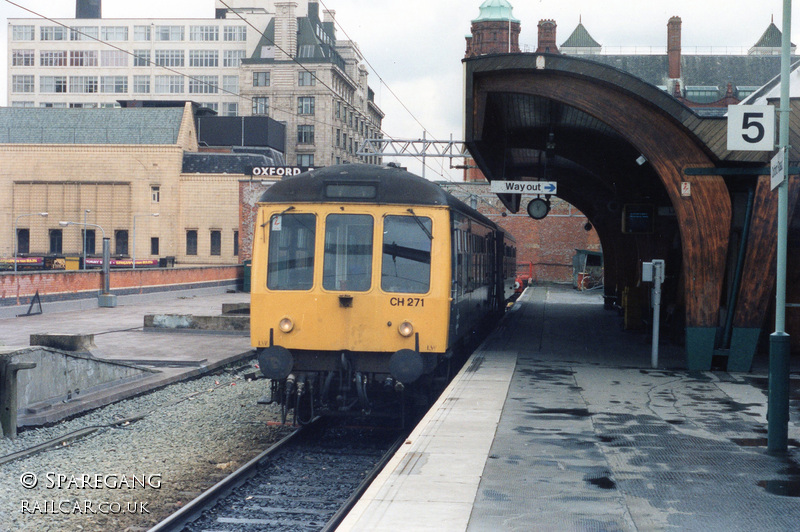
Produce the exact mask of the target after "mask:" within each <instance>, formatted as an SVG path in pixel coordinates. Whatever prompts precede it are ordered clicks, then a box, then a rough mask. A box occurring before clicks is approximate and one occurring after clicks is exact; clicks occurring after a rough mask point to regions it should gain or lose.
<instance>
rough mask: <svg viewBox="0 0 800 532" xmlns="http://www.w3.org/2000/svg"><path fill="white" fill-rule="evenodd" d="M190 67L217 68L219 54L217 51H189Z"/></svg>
mask: <svg viewBox="0 0 800 532" xmlns="http://www.w3.org/2000/svg"><path fill="white" fill-rule="evenodd" d="M189 66H190V67H217V66H219V52H217V50H189Z"/></svg>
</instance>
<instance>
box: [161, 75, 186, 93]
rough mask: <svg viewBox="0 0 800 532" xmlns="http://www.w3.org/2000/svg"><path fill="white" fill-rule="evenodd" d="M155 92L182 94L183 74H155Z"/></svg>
mask: <svg viewBox="0 0 800 532" xmlns="http://www.w3.org/2000/svg"><path fill="white" fill-rule="evenodd" d="M155 93H156V94H182V93H183V76H156V90H155Z"/></svg>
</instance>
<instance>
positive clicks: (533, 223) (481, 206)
mask: <svg viewBox="0 0 800 532" xmlns="http://www.w3.org/2000/svg"><path fill="white" fill-rule="evenodd" d="M440 184H441V185H442V187H443V188H444V189H445V190H447V191H448V192H450V193H451V194H453V195H454V196H456V197H457V198H459V199H460V200H462V201H463V202H464V203H466V204H468V205H470V204H471V203H473V202H474V203H475V205H476V208H477V209H478V211H480V212H481V213H482V214H483V215H485V216H487V217H488V218H489V219H490V220H492V221H493V222H495V223H496V224H497V225H499V226H501V227H503V228H504V229H506V230H507V231H508V232H510V233H511V234H512V235H513V236H514V238H515V239H516V241H517V270H518V271H519V272H527V271H528V264H529V263H531V262H532V263H533V279H534V280H535V281H546V282H564V283H565V282H572V258H573V256H574V255H575V250H576V249H588V250H591V251H602V247H601V246H600V239H599V237H598V236H597V232H596V231H595V230H594V229H593V228H592V229H590V230H589V231H587V230H586V229H585V228H584V226H585V225H586V224H587V223H588V221H589V220H588V219H587V218H586V216H584V214H583V213H582V212H580V211H579V210H578V209H576V208H575V207H573V206H572V205H570V204H569V203H567V202H566V201H564V200H561V199H559V198H556V197H553V198H551V199H550V201H551V210H550V213H549V214H548V215H547V217H546V218H544V219H542V220H534V219H532V218H531V217H530V216H528V214H527V210H526V209H527V206H528V201H529V200H530V199H531V198H532V197H528V196H526V197H524V198H523V200H522V205H521V206H520V209H519V213H517V214H513V213H509V212H508V210H507V209H506V208H505V206H503V204H502V203H501V202H500V200H499V199H498V198H497V196H496V195H495V194H492V193H491V192H490V191H489V184H488V183H486V182H485V181H484V182H483V183H440ZM473 198H474V199H473ZM503 214H505V216H503Z"/></svg>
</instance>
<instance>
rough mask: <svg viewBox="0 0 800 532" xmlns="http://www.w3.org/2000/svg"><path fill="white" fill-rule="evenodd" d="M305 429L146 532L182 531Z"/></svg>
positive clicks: (275, 445) (297, 431)
mask: <svg viewBox="0 0 800 532" xmlns="http://www.w3.org/2000/svg"><path fill="white" fill-rule="evenodd" d="M307 427H311V425H305V426H301V427H299V428H298V429H297V430H295V431H294V432H292V433H291V434H289V435H288V436H286V437H284V438H283V439H281V440H279V441H278V442H276V443H274V444H272V445H271V446H270V447H269V448H268V449H267V450H265V451H264V452H262V453H260V454H259V455H258V456H256V457H254V458H253V459H252V460H250V461H249V462H247V463H246V464H244V465H243V466H242V467H240V468H239V469H237V470H236V471H234V472H233V473H231V474H230V475H228V476H227V477H225V478H223V479H222V480H220V481H219V482H217V483H216V484H214V485H213V486H211V487H210V488H209V489H207V490H206V491H204V492H203V493H202V494H201V495H200V496H199V497H197V498H196V499H194V500H192V501H191V502H190V503H188V504H187V505H186V506H184V507H183V508H181V509H180V510H178V511H177V512H175V513H173V514H171V515H170V516H169V517H167V518H166V519H164V520H163V521H161V522H160V523H158V524H157V525H155V526H154V527H152V528H151V529H150V530H148V532H172V531H180V530H183V529H184V527H185V526H186V525H187V524H189V523H191V522H192V521H194V520H195V519H197V518H198V517H200V515H201V514H202V513H203V511H205V510H207V509H209V508H211V507H212V506H214V504H216V503H217V501H219V500H220V499H222V498H223V497H225V496H227V495H228V494H230V492H231V491H232V490H233V489H234V488H237V487H238V486H241V485H242V484H244V483H245V482H246V481H247V480H248V479H249V478H250V477H252V476H253V475H255V473H256V471H257V470H258V468H259V466H260V465H261V463H262V462H263V461H264V460H266V459H268V458H269V457H270V456H271V455H272V454H274V453H276V452H277V451H278V450H280V449H282V448H283V447H285V446H286V445H287V444H289V443H290V442H293V441H294V440H295V439H296V438H298V437H299V435H300V434H301V433H303V432H305V431H306V430H307Z"/></svg>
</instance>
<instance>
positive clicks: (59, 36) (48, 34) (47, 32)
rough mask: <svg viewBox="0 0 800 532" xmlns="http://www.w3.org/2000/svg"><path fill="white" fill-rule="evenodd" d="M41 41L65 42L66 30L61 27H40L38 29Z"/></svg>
mask: <svg viewBox="0 0 800 532" xmlns="http://www.w3.org/2000/svg"><path fill="white" fill-rule="evenodd" d="M39 40H41V41H66V40H67V30H66V28H63V27H61V26H42V27H41V28H39Z"/></svg>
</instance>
